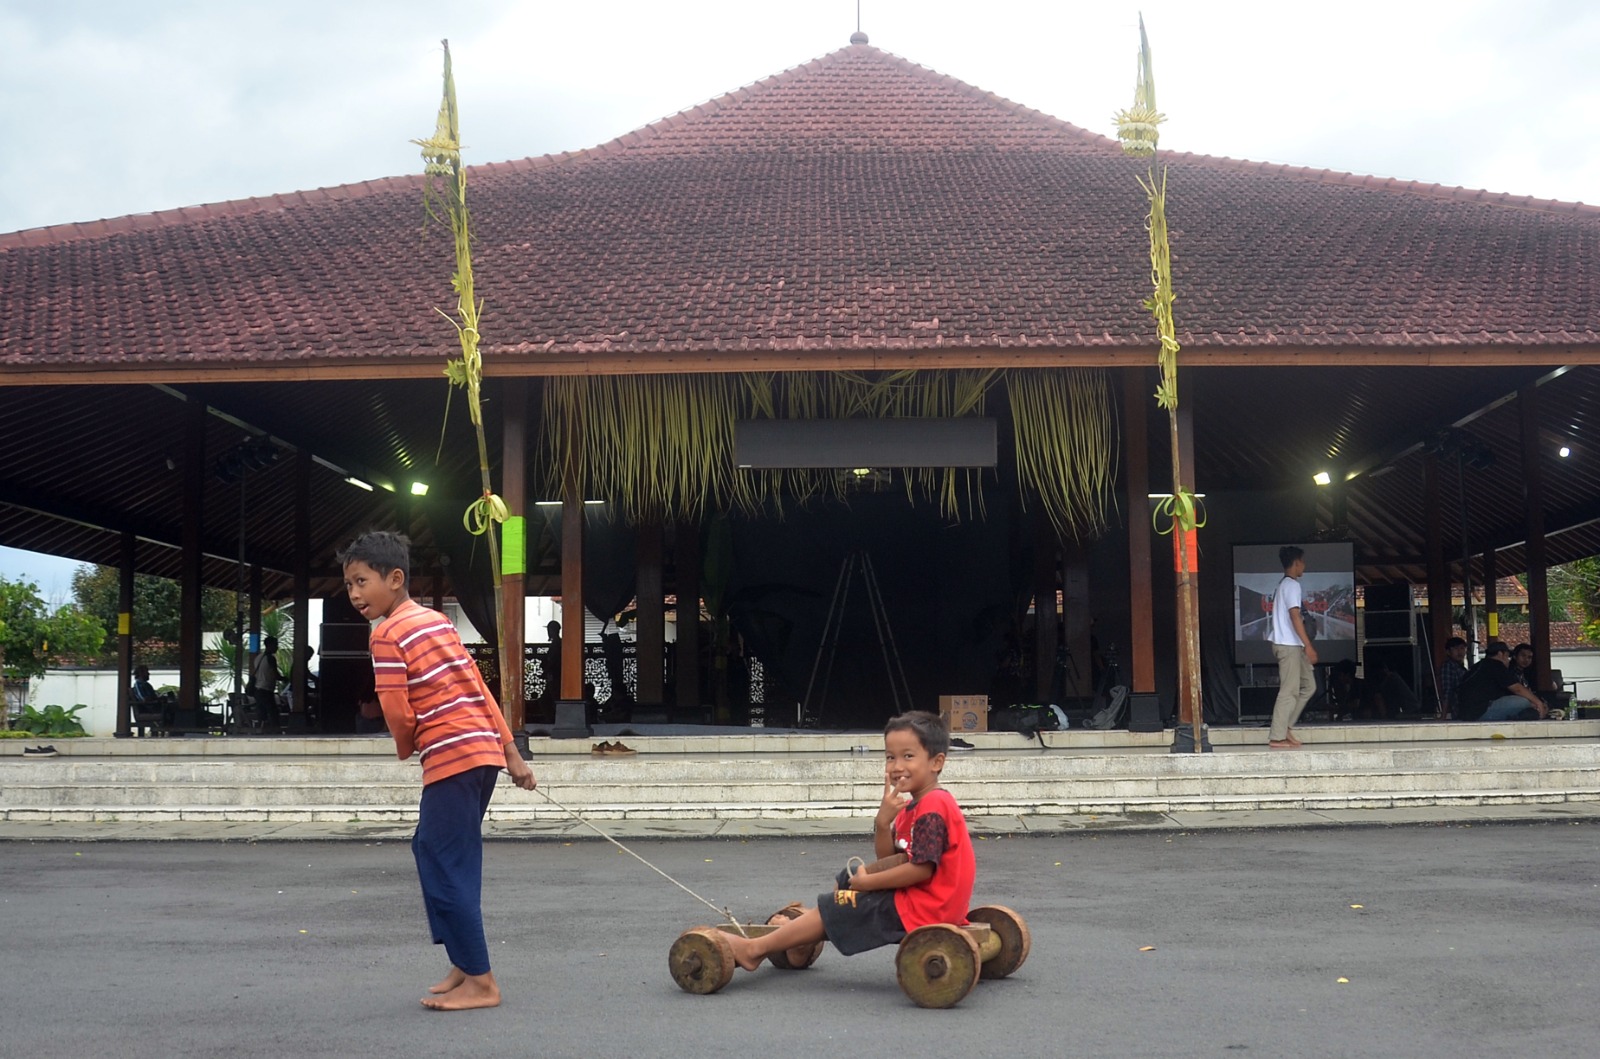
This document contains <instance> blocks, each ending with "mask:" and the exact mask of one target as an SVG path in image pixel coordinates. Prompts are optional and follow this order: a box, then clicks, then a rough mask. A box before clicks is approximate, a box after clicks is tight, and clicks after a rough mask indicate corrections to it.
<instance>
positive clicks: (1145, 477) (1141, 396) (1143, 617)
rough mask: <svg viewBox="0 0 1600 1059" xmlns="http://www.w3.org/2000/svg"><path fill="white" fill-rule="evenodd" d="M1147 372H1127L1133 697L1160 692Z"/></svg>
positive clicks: (1125, 434)
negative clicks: (1147, 410) (1152, 541)
mask: <svg viewBox="0 0 1600 1059" xmlns="http://www.w3.org/2000/svg"><path fill="white" fill-rule="evenodd" d="M1145 381H1146V376H1145V371H1144V369H1143V368H1129V369H1128V370H1126V371H1124V372H1123V373H1122V451H1123V453H1124V455H1125V460H1124V463H1123V466H1124V468H1125V473H1126V475H1127V492H1126V495H1125V501H1124V504H1123V510H1124V511H1126V512H1127V519H1128V613H1129V618H1130V620H1131V623H1132V624H1131V627H1130V629H1129V630H1128V632H1129V640H1128V671H1129V675H1130V679H1131V681H1132V688H1131V690H1132V691H1133V693H1134V694H1151V693H1153V692H1154V691H1155V690H1156V620H1155V589H1154V587H1153V585H1152V583H1151V578H1152V575H1153V573H1154V570H1153V568H1152V566H1151V559H1150V537H1151V533H1152V531H1151V526H1150V433H1149V430H1150V428H1149V424H1148V422H1147V420H1146V419H1145V412H1146V405H1147V404H1149V401H1150V398H1149V395H1148V394H1146V393H1145V392H1144V391H1145Z"/></svg>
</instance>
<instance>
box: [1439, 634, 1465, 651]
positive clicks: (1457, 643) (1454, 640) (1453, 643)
mask: <svg viewBox="0 0 1600 1059" xmlns="http://www.w3.org/2000/svg"><path fill="white" fill-rule="evenodd" d="M1465 646H1467V641H1465V640H1463V639H1462V638H1461V637H1459V636H1452V637H1450V639H1448V640H1446V641H1445V642H1444V649H1445V650H1446V651H1453V650H1455V649H1456V648H1457V647H1465Z"/></svg>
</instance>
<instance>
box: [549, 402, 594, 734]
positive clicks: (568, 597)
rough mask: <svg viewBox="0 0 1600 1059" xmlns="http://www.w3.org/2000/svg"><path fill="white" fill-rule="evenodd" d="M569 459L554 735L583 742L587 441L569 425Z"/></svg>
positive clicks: (564, 483) (563, 518) (564, 493)
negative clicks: (583, 475)
mask: <svg viewBox="0 0 1600 1059" xmlns="http://www.w3.org/2000/svg"><path fill="white" fill-rule="evenodd" d="M568 431H569V433H568V443H567V452H568V453H569V454H570V455H569V457H568V462H567V468H566V474H565V475H563V476H562V485H561V694H560V698H558V699H557V700H556V720H555V724H554V726H553V727H552V728H551V731H550V734H551V735H552V736H554V737H555V738H557V739H581V738H584V737H586V736H588V734H589V722H588V720H587V718H586V716H585V710H584V702H583V638H584V632H583V518H584V512H583V488H582V484H583V483H582V482H580V481H579V480H578V468H577V455H576V454H577V453H578V452H580V451H582V445H583V438H582V437H581V436H580V432H579V430H578V428H577V426H576V424H568Z"/></svg>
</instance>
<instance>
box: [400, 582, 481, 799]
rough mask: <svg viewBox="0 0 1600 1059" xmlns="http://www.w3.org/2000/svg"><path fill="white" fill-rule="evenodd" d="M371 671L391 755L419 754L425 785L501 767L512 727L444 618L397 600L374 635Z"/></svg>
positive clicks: (414, 602)
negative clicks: (392, 750)
mask: <svg viewBox="0 0 1600 1059" xmlns="http://www.w3.org/2000/svg"><path fill="white" fill-rule="evenodd" d="M372 672H373V678H374V682H375V684H376V686H377V691H378V702H379V703H380V704H381V705H382V706H383V715H384V718H385V719H386V720H387V721H388V722H389V731H390V733H391V734H392V735H393V736H394V747H395V753H396V754H398V755H399V757H400V759H401V760H402V761H403V760H405V759H407V758H409V757H410V756H411V755H412V753H413V752H419V753H420V754H421V755H422V782H423V784H424V785H426V784H429V783H435V782H437V781H439V780H442V779H446V778H448V777H450V776H455V775H457V774H459V773H462V772H466V771H467V770H468V769H474V768H477V767H479V766H481V765H493V766H495V767H496V768H503V767H504V766H505V763H506V758H505V748H506V746H507V745H509V744H510V743H511V742H512V738H511V729H510V728H509V727H507V726H506V720H505V717H503V716H502V715H501V713H500V706H499V704H498V703H496V702H495V700H494V696H493V695H491V694H490V693H489V689H488V688H487V687H485V686H484V683H483V678H482V677H481V676H480V675H479V674H478V666H477V663H475V662H473V660H472V656H471V655H469V654H467V651H466V648H464V647H462V646H461V637H460V636H458V635H457V634H456V629H455V626H454V625H452V624H450V619H449V618H446V617H445V616H444V615H442V614H440V613H439V612H437V611H433V610H428V609H427V608H426V607H423V606H421V605H420V604H418V603H417V602H416V601H415V600H412V599H407V600H404V601H402V602H401V603H399V604H398V605H397V606H396V607H395V608H394V610H393V611H391V612H390V614H389V616H388V617H387V618H385V619H383V620H382V621H380V622H379V623H378V626H377V628H375V629H374V630H373V631H372Z"/></svg>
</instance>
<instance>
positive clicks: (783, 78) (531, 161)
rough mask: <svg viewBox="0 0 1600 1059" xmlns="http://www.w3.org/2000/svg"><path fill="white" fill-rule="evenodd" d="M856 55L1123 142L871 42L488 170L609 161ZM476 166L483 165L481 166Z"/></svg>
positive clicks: (1049, 122) (1063, 128)
mask: <svg viewBox="0 0 1600 1059" xmlns="http://www.w3.org/2000/svg"><path fill="white" fill-rule="evenodd" d="M851 54H857V55H860V54H871V55H872V56H874V57H878V58H882V59H884V60H887V61H888V62H889V63H891V64H893V65H896V66H898V67H899V68H900V69H902V70H905V71H907V72H909V73H912V74H914V75H917V76H926V77H929V78H931V79H933V80H935V81H937V82H938V83H940V84H942V85H944V86H945V87H947V88H953V89H955V90H957V91H959V92H961V93H962V94H963V95H965V96H967V97H968V98H971V99H973V100H976V101H978V102H981V103H988V104H990V105H992V106H996V107H998V108H999V109H1001V110H1003V111H1007V112H1009V113H1011V114H1013V115H1016V116H1019V117H1022V118H1025V119H1028V120H1030V121H1034V122H1037V123H1039V124H1041V125H1044V126H1046V127H1048V128H1053V129H1055V130H1057V131H1059V132H1065V133H1069V134H1071V135H1073V136H1078V137H1082V138H1084V139H1085V140H1088V141H1090V142H1097V143H1101V144H1103V145H1104V146H1106V147H1107V148H1112V147H1116V146H1117V141H1116V140H1115V139H1113V138H1112V137H1109V136H1104V135H1101V134H1100V133H1097V132H1093V131H1091V130H1089V129H1086V128H1084V127H1083V126H1081V125H1074V124H1073V123H1072V122H1070V121H1066V120H1064V119H1062V118H1058V117H1056V116H1054V115H1053V114H1046V113H1045V112H1044V111H1042V110H1038V109H1036V108H1034V107H1030V106H1027V105H1026V104H1023V103H1018V102H1016V101H1015V100H1012V99H1007V98H1006V97H1005V96H1002V95H999V94H998V93H995V92H991V91H989V90H988V89H985V88H979V87H978V86H977V85H974V84H972V83H970V82H968V81H963V80H961V79H960V78H958V77H955V76H953V75H951V74H946V73H940V72H939V71H938V70H935V69H933V68H932V67H929V66H923V65H922V64H920V63H915V62H912V61H911V60H910V59H907V58H904V57H903V56H899V55H896V54H894V53H893V52H888V51H884V50H883V49H882V48H878V47H874V46H873V45H871V44H847V45H845V46H844V47H842V48H836V49H834V50H833V51H831V52H826V53H824V54H822V55H819V56H817V57H816V58H814V59H809V60H807V61H806V62H803V63H798V64H796V65H794V66H791V67H789V68H788V69H786V70H780V71H778V72H777V73H775V74H768V75H767V76H766V77H763V78H760V79H758V80H755V81H751V82H750V83H749V84H745V85H741V86H739V87H738V88H735V89H732V90H730V91H727V92H723V93H722V94H721V95H716V96H712V97H711V98H710V99H706V100H702V101H701V102H699V103H695V104H693V105H692V106H688V107H684V108H683V109H682V110H677V111H674V112H673V113H671V114H667V115H665V116H663V117H660V118H657V119H656V120H654V121H651V122H647V123H646V124H644V125H641V126H639V127H638V128H636V129H632V130H630V131H628V132H625V133H623V134H621V135H620V136H615V137H613V138H611V139H609V140H604V141H602V142H601V143H598V144H596V145H595V146H593V147H588V148H584V149H581V150H578V151H563V152H561V153H560V154H545V155H535V156H531V157H528V158H523V159H518V160H516V161H514V162H494V163H489V164H488V165H487V166H484V167H482V168H490V169H498V168H532V167H538V166H542V165H549V164H556V163H559V162H564V161H569V160H573V161H576V160H579V159H589V158H599V157H609V156H613V155H617V154H622V153H624V152H626V151H628V150H629V149H631V148H633V147H636V146H639V145H640V144H642V143H644V142H647V141H648V140H649V139H653V138H655V137H656V136H659V135H660V134H661V133H663V132H665V131H667V130H669V129H673V128H676V127H677V126H679V125H681V124H683V123H684V122H686V121H691V120H694V119H696V118H704V117H708V116H710V115H711V114H714V113H716V112H717V111H719V110H722V109H723V108H725V107H727V106H729V105H731V104H733V103H740V102H744V101H745V100H747V99H749V98H750V97H751V96H752V95H754V94H756V93H758V92H766V91H768V90H770V89H772V88H774V87H776V86H777V85H780V84H783V83H786V82H790V81H794V80H797V79H798V78H800V77H802V76H805V75H807V74H810V73H813V72H816V71H818V70H822V69H825V68H826V67H828V66H830V65H832V64H834V63H837V62H839V61H840V60H841V58H842V57H843V56H846V55H851ZM474 168H480V167H476V166H475V167H474Z"/></svg>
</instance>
